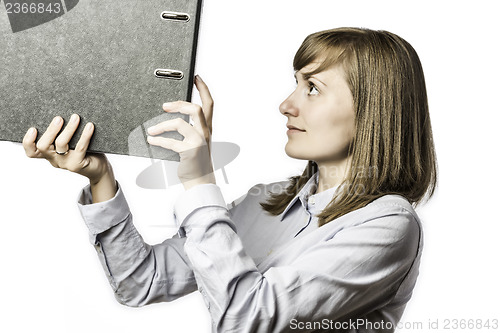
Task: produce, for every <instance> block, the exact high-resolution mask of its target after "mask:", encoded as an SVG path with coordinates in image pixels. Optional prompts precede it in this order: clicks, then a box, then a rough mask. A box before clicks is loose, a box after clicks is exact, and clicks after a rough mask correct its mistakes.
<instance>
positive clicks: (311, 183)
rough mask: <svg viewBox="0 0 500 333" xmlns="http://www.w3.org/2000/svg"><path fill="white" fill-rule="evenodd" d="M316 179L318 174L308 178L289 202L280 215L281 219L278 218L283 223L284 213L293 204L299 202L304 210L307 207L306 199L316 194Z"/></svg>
mask: <svg viewBox="0 0 500 333" xmlns="http://www.w3.org/2000/svg"><path fill="white" fill-rule="evenodd" d="M318 177H319V173H318V172H316V173H315V174H314V175H313V176H312V177H311V178H309V180H308V181H307V183H306V184H305V185H304V186H303V187H302V189H301V190H300V191H299V193H297V195H296V196H295V197H294V198H293V199H292V200H290V202H289V203H288V205H287V206H286V208H285V210H284V211H283V213H281V218H280V220H281V221H283V218H284V217H285V215H286V213H287V212H288V211H289V210H290V208H292V206H293V205H294V204H295V202H297V200H300V202H301V204H302V207H304V208H306V207H307V199H308V198H309V196H310V195H311V194H312V193H314V192H316V187H317V186H318Z"/></svg>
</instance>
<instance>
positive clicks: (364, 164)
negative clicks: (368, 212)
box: [261, 28, 437, 226]
mask: <svg viewBox="0 0 500 333" xmlns="http://www.w3.org/2000/svg"><path fill="white" fill-rule="evenodd" d="M319 60H322V63H321V64H320V65H319V66H318V67H317V68H315V69H314V71H312V72H310V73H307V74H308V75H314V74H317V73H319V72H321V71H323V70H326V69H328V68H330V67H331V66H333V65H337V64H341V65H342V66H343V68H344V71H345V73H346V78H345V79H346V81H347V83H348V85H349V88H350V90H351V93H352V96H353V101H354V111H355V122H356V131H355V135H354V140H353V144H352V145H351V146H350V148H349V154H352V162H351V165H350V168H349V173H348V175H347V176H346V178H345V180H344V181H343V183H342V184H341V186H340V188H341V189H342V191H339V193H338V195H337V196H336V198H335V199H334V200H332V201H331V202H330V204H329V205H328V206H327V207H326V208H325V209H324V210H323V212H322V213H321V214H319V215H318V218H319V225H320V226H321V225H323V224H325V223H328V222H330V221H332V220H333V219H335V218H338V217H340V216H342V215H344V214H347V213H349V212H351V211H353V210H356V209H359V208H361V207H364V206H366V205H367V204H368V203H370V202H371V201H373V200H375V199H377V198H379V197H381V196H383V195H386V194H399V195H402V196H404V197H405V198H406V199H408V201H409V202H411V203H412V204H413V205H414V206H416V205H417V204H418V203H420V202H421V201H422V199H423V198H424V197H427V199H428V198H430V197H431V196H432V194H433V193H434V190H435V188H436V183H437V166H436V154H435V150H434V143H433V139H432V129H431V122H430V117H429V108H428V104H427V93H426V88H425V79H424V73H423V70H422V66H421V63H420V60H419V58H418V55H417V53H416V52H415V50H414V49H413V47H412V46H411V45H410V44H409V43H408V42H406V41H405V40H404V39H402V38H401V37H399V36H397V35H395V34H392V33H390V32H387V31H374V30H369V29H360V28H338V29H332V30H326V31H320V32H317V33H314V34H311V35H309V36H308V37H307V38H306V39H305V40H304V42H303V43H302V45H301V46H300V48H299V49H298V51H297V53H296V54H295V58H294V61H293V67H294V69H295V70H296V71H298V70H300V69H302V68H304V67H305V66H307V65H308V64H310V63H312V62H314V61H319ZM317 171H318V166H317V165H316V163H315V162H313V161H309V162H308V164H307V167H306V168H305V170H304V172H303V173H302V175H300V176H295V177H292V178H291V179H290V180H291V182H290V184H289V186H288V187H287V188H286V189H285V190H284V191H282V192H279V193H271V195H270V197H269V199H268V200H267V201H266V202H265V203H261V205H262V207H263V208H264V209H265V210H266V211H268V212H269V213H271V214H273V215H279V214H281V213H282V212H283V211H284V209H285V207H286V206H287V205H288V203H289V202H290V201H291V200H292V199H293V197H294V196H295V195H296V194H297V193H298V192H299V191H300V189H301V188H302V187H303V186H304V184H305V183H306V182H307V181H308V180H309V178H310V177H311V176H312V175H313V174H314V173H315V172H317Z"/></svg>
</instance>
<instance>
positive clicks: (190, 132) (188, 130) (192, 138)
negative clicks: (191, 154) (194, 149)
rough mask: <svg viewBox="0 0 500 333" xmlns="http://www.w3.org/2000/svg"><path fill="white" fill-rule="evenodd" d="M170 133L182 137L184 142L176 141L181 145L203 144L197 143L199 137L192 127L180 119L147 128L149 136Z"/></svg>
mask: <svg viewBox="0 0 500 333" xmlns="http://www.w3.org/2000/svg"><path fill="white" fill-rule="evenodd" d="M172 131H177V132H179V133H180V134H181V135H182V136H184V140H183V141H179V140H176V141H178V142H181V143H182V142H188V143H189V144H190V145H200V144H203V142H198V141H200V140H199V138H200V136H199V135H198V133H197V132H196V130H195V129H193V126H191V125H189V124H188V123H187V122H186V121H185V120H184V119H182V118H174V119H170V120H167V121H164V122H161V123H159V124H158V125H155V126H152V127H150V128H148V134H149V135H159V134H161V133H164V132H172ZM154 142H158V141H154ZM150 143H151V142H150Z"/></svg>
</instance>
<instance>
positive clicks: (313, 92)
mask: <svg viewBox="0 0 500 333" xmlns="http://www.w3.org/2000/svg"><path fill="white" fill-rule="evenodd" d="M307 94H308V95H309V96H313V95H318V94H319V91H318V89H317V88H316V86H315V85H314V84H312V83H311V84H309V92H308V93H307Z"/></svg>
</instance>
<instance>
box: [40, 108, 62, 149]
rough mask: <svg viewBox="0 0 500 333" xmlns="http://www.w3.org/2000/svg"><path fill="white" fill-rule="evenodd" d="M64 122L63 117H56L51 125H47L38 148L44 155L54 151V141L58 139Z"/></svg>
mask: <svg viewBox="0 0 500 333" xmlns="http://www.w3.org/2000/svg"><path fill="white" fill-rule="evenodd" d="M63 123H64V120H63V119H62V117H60V116H57V117H54V119H52V122H51V123H50V125H49V126H48V127H47V130H46V131H45V133H43V135H42V137H41V138H40V140H38V142H37V144H36V148H37V149H38V150H39V151H40V153H41V154H42V155H43V156H46V155H47V154H48V153H49V152H53V148H52V143H53V142H54V140H55V139H56V137H57V134H58V133H59V132H60V131H61V128H62V126H63Z"/></svg>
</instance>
